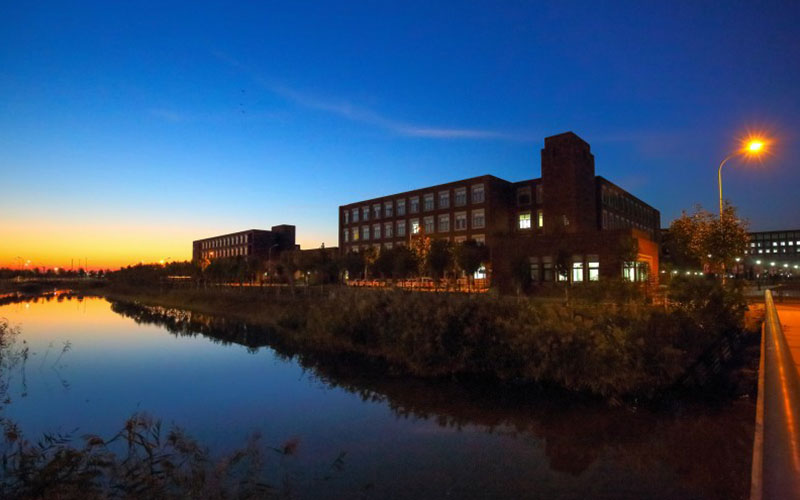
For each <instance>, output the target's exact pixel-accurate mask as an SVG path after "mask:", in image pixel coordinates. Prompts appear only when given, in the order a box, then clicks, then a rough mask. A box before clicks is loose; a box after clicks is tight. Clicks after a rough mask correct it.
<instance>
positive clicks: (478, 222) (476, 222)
mask: <svg viewBox="0 0 800 500" xmlns="http://www.w3.org/2000/svg"><path fill="white" fill-rule="evenodd" d="M485 226H486V218H485V216H484V212H483V209H480V210H473V211H472V228H473V229H481V228H482V227H485Z"/></svg>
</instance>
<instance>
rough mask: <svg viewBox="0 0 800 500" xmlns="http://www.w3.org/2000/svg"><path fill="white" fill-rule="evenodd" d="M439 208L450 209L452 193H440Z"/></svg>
mask: <svg viewBox="0 0 800 500" xmlns="http://www.w3.org/2000/svg"><path fill="white" fill-rule="evenodd" d="M439 208H450V191H439Z"/></svg>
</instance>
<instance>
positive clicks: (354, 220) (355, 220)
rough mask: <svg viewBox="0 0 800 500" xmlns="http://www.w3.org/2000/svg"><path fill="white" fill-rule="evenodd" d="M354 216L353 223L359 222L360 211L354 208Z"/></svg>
mask: <svg viewBox="0 0 800 500" xmlns="http://www.w3.org/2000/svg"><path fill="white" fill-rule="evenodd" d="M352 214H353V222H358V209H357V208H354V209H353V210H352Z"/></svg>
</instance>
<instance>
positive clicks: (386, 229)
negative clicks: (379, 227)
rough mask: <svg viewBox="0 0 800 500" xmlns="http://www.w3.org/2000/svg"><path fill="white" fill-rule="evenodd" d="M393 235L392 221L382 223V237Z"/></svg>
mask: <svg viewBox="0 0 800 500" xmlns="http://www.w3.org/2000/svg"><path fill="white" fill-rule="evenodd" d="M393 236H394V235H393V234H392V223H391V222H387V223H385V224H384V225H383V237H384V238H392V237H393Z"/></svg>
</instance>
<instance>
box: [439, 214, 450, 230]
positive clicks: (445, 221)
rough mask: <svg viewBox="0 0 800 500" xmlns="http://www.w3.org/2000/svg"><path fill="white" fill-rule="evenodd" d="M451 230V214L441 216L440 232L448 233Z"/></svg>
mask: <svg viewBox="0 0 800 500" xmlns="http://www.w3.org/2000/svg"><path fill="white" fill-rule="evenodd" d="M449 231H450V214H444V215H440V216H439V232H440V233H447V232H449Z"/></svg>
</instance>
